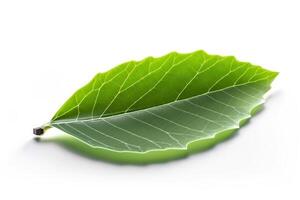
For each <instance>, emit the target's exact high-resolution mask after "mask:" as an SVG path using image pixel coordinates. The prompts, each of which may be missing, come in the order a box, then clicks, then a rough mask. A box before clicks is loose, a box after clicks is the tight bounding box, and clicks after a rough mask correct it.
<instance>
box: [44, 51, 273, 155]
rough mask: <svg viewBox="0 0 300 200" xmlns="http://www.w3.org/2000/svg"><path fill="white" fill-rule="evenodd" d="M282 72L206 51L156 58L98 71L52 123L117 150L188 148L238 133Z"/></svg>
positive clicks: (171, 54)
mask: <svg viewBox="0 0 300 200" xmlns="http://www.w3.org/2000/svg"><path fill="white" fill-rule="evenodd" d="M277 74H278V73H277V72H272V71H269V70H266V69H263V68H262V67H260V66H256V65H252V64H250V63H247V62H240V61H237V60H236V59H235V58H234V57H232V56H228V57H222V56H217V55H208V54H206V53H205V52H204V51H196V52H193V53H189V54H180V53H175V52H172V53H169V54H167V55H165V56H162V57H159V58H153V57H148V58H146V59H144V60H142V61H130V62H126V63H123V64H121V65H118V66H117V67H115V68H113V69H111V70H109V71H107V72H105V73H99V74H97V75H96V76H95V77H94V78H93V79H92V80H91V81H90V82H89V83H88V84H87V85H85V86H84V87H83V88H81V89H79V90H78V91H77V92H75V93H74V94H73V95H72V96H71V97H70V98H69V99H68V100H67V101H66V102H65V104H64V105H63V106H62V107H61V108H60V109H59V110H58V111H57V113H56V114H55V116H54V117H53V118H52V120H51V122H50V123H49V124H50V126H53V127H56V128H59V129H61V130H63V131H64V132H66V133H68V134H70V135H72V136H74V137H76V138H78V139H80V140H82V141H83V142H85V143H87V144H89V145H91V146H93V147H96V148H102V149H106V150H110V151H115V152H133V153H144V152H149V151H164V150H170V149H182V150H187V149H189V148H188V147H189V144H192V143H193V142H197V141H198V142H199V141H201V140H203V141H204V140H210V139H211V140H213V139H214V138H215V137H217V136H218V135H219V134H222V133H226V132H228V131H232V130H235V129H238V128H239V126H240V125H241V123H242V122H243V121H245V120H246V119H248V118H250V116H251V114H252V113H253V112H254V110H255V108H257V107H258V106H259V105H261V104H262V103H263V95H264V94H265V93H266V91H268V90H269V88H270V84H271V82H272V81H273V79H274V78H275V77H276V76H277Z"/></svg>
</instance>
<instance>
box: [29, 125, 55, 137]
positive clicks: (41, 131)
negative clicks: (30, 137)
mask: <svg viewBox="0 0 300 200" xmlns="http://www.w3.org/2000/svg"><path fill="white" fill-rule="evenodd" d="M49 128H51V125H50V123H46V124H44V125H42V126H40V127H37V128H33V134H34V135H43V134H44V133H45V131H46V130H48V129H49Z"/></svg>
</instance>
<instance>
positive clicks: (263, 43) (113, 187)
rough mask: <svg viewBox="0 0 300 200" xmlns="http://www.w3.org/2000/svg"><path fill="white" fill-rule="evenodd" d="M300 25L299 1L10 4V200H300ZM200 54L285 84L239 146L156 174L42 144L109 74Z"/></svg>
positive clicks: (2, 27)
mask: <svg viewBox="0 0 300 200" xmlns="http://www.w3.org/2000/svg"><path fill="white" fill-rule="evenodd" d="M299 21H300V6H299V5H298V3H297V1H296V0H295V1H292V0H283V1H276V0H272V1H262V0H256V1H255V0H251V1H241V0H238V1H215V0H208V1H200V0H197V1H189V0H184V1H176V0H172V1H163V0H160V1H155V0H151V1H142V0H139V1H131V0H126V1H125V0H123V1H121V0H120V1H116V0H109V1H100V0H98V1H88V0H85V1H75V0H72V1H65V0H57V1H56V0H51V1H41V0H37V1H33V0H27V1H15V0H7V1H5V0H0V85H1V93H0V95H1V100H0V107H1V115H0V120H1V129H0V141H1V142H0V143H1V144H0V199H32V200H33V199H43V200H47V199H93V200H94V199H117V198H118V199H231V200H232V199H262V198H266V199H299V198H300V194H299V189H300V181H299V179H300V172H299V169H300V133H299V127H298V126H297V125H298V124H299V111H300V108H299V102H300V101H299V97H300V95H299V87H300V75H299V72H300V70H299V68H300V66H299V52H300V48H299V47H300V39H299V38H300V28H299V25H300V23H299ZM198 49H203V50H205V51H207V52H208V53H212V54H220V55H235V56H236V57H237V58H238V59H239V60H243V61H250V62H252V63H255V64H258V65H261V66H263V67H265V68H267V69H271V70H275V71H279V72H280V75H279V77H278V78H277V79H276V80H275V82H274V84H273V88H272V90H271V91H270V93H269V95H268V97H267V102H266V105H265V109H264V110H263V111H262V112H261V113H259V114H258V115H257V116H255V117H254V118H253V119H252V120H251V121H250V123H249V124H248V125H246V126H245V127H243V128H242V129H241V130H240V131H238V133H237V136H236V137H233V138H232V139H230V140H228V141H225V142H223V143H221V144H219V145H217V146H216V147H215V148H213V149H211V150H209V151H206V152H203V153H198V154H195V155H192V156H190V157H188V158H186V159H181V160H176V161H172V162H169V163H164V164H154V165H148V166H132V165H116V164H111V163H107V162H104V161H101V160H92V159H90V158H88V157H84V156H81V155H79V154H76V153H75V152H72V151H69V150H67V149H65V148H63V147H62V146H60V145H58V144H56V143H51V142H49V143H37V142H35V141H34V140H33V138H34V136H33V135H32V128H33V127H35V126H39V125H41V124H43V123H45V122H48V121H49V120H50V118H51V117H52V115H53V114H54V113H55V112H56V110H57V109H58V108H59V107H60V106H61V104H62V103H63V102H64V101H65V100H66V99H67V98H68V97H69V96H70V95H71V94H72V93H73V92H74V91H75V90H76V89H78V88H79V87H81V86H82V85H83V84H85V83H86V82H88V81H89V80H90V79H91V78H92V77H93V76H94V75H95V74H96V73H97V72H101V71H105V70H107V69H109V68H111V67H113V66H115V65H117V64H120V63H122V62H124V61H127V60H131V59H136V60H139V59H142V58H144V57H146V56H150V55H152V56H161V55H163V54H165V53H168V52H170V51H179V52H191V51H194V50H198ZM60 134H63V133H62V132H61V131H59V130H57V129H52V130H49V132H47V134H46V135H45V136H44V137H45V138H48V137H54V136H55V135H60ZM297 190H298V191H297Z"/></svg>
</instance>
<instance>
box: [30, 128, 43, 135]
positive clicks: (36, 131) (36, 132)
mask: <svg viewBox="0 0 300 200" xmlns="http://www.w3.org/2000/svg"><path fill="white" fill-rule="evenodd" d="M33 134H34V135H43V134H44V129H43V128H41V127H38V128H34V129H33Z"/></svg>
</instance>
